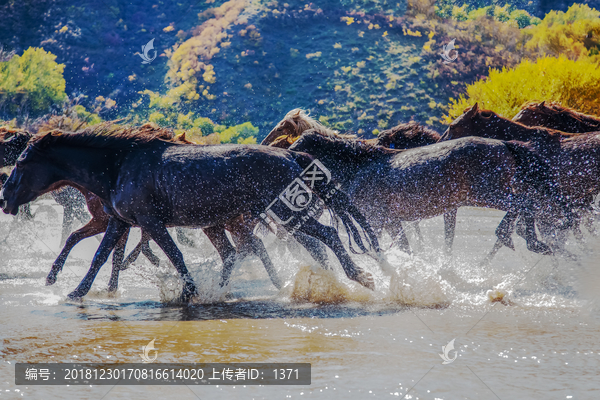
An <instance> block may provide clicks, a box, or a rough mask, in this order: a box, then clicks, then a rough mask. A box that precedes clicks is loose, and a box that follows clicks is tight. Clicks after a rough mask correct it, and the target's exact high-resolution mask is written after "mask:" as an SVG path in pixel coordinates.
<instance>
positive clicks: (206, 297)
mask: <svg viewBox="0 0 600 400" xmlns="http://www.w3.org/2000/svg"><path fill="white" fill-rule="evenodd" d="M32 209H33V212H34V213H35V217H34V219H33V220H32V221H20V222H15V219H14V218H13V217H11V216H7V215H2V216H0V304H1V312H0V313H1V314H0V315H1V317H0V399H2V398H31V399H133V398H136V399H137V398H140V399H141V398H161V399H162V398H176V399H178V400H184V399H304V398H308V399H311V398H314V399H368V398H406V399H497V398H499V399H598V398H600V340H599V339H600V312H599V311H600V307H599V305H600V301H599V298H600V269H599V268H598V258H597V254H598V251H599V250H600V240H598V239H597V238H595V237H594V236H593V235H591V234H589V233H588V232H585V238H586V243H585V245H581V244H579V243H577V242H576V241H575V239H574V238H573V237H572V235H571V237H570V239H569V242H568V243H567V249H568V250H569V251H571V252H572V253H574V254H575V255H576V256H577V259H576V260H573V259H569V258H566V257H550V256H541V255H538V254H534V253H531V252H528V251H527V249H526V247H525V243H524V241H523V240H522V239H520V238H516V237H515V246H516V251H511V250H509V249H506V248H503V249H501V250H500V251H499V253H498V254H497V256H496V258H495V259H494V260H493V261H492V262H491V263H490V264H488V265H480V264H481V261H482V259H483V257H484V256H485V254H486V252H487V251H489V250H490V249H491V248H492V245H493V243H494V236H493V233H494V229H495V228H496V226H497V224H498V222H499V221H500V219H501V217H502V216H503V213H502V212H499V211H494V210H485V209H474V208H464V209H461V210H460V211H459V213H458V225H457V237H456V240H455V250H454V255H453V257H452V258H451V259H449V258H446V257H444V252H443V237H442V231H443V220H442V218H441V217H440V218H434V219H431V220H428V221H423V222H422V223H421V225H420V226H421V231H422V234H423V236H424V239H425V241H424V243H422V244H421V245H419V244H418V242H417V241H416V239H415V235H414V234H413V233H412V231H410V232H409V240H410V241H411V243H412V244H413V245H414V247H415V254H414V255H412V256H408V255H406V254H404V253H403V252H401V251H399V250H397V249H394V248H392V249H390V240H389V239H384V240H383V241H382V245H383V247H384V248H385V249H388V250H387V251H386V256H387V259H388V261H389V263H390V264H391V266H392V268H393V270H394V271H393V273H388V274H384V273H383V272H382V270H381V268H380V266H379V265H378V264H377V263H376V262H375V261H374V260H373V259H371V258H369V257H368V256H365V255H353V258H354V259H355V261H356V262H357V263H358V264H359V265H360V266H362V267H363V268H365V269H367V270H368V271H370V272H371V273H372V274H373V275H374V276H375V282H376V286H377V288H376V291H375V292H371V291H369V290H367V289H364V288H362V287H359V286H358V285H357V284H355V283H353V282H351V281H349V280H348V279H347V278H346V277H345V276H344V275H343V274H342V271H341V267H340V265H339V263H338V262H337V260H335V261H334V262H333V264H334V266H335V270H334V271H333V272H324V271H322V270H320V269H319V268H316V267H314V264H315V263H314V262H313V261H312V259H311V258H310V257H309V256H308V254H307V253H305V251H304V250H299V249H297V248H294V247H293V246H291V245H290V246H287V245H286V243H285V242H282V241H280V240H278V239H276V238H275V237H274V236H273V235H270V236H267V237H266V238H265V244H266V246H267V249H268V251H269V254H270V255H271V257H272V259H273V261H274V263H275V266H276V267H277V269H278V271H279V273H280V274H281V276H282V277H283V278H284V279H285V280H286V286H285V287H284V288H283V289H282V290H281V291H277V290H276V289H275V287H274V286H273V285H272V284H271V282H270V281H269V279H268V276H267V274H266V272H265V270H264V268H263V267H262V264H261V263H260V261H258V259H255V258H247V259H246V260H244V261H243V262H240V263H239V265H237V267H236V269H235V271H234V273H233V275H232V282H231V284H230V285H229V287H228V288H226V289H225V290H222V289H219V288H218V281H219V274H220V269H221V262H220V259H219V257H218V255H217V253H216V251H215V250H214V248H213V247H212V246H211V245H210V243H209V241H208V239H207V238H206V237H205V236H204V235H203V233H202V232H201V231H190V233H189V236H190V237H191V238H193V239H194V240H195V241H196V243H197V247H196V248H190V247H185V246H181V247H180V248H181V249H182V251H183V253H184V257H185V259H186V263H187V265H188V267H189V269H190V271H191V272H192V274H193V276H194V279H195V281H196V283H197V285H198V286H199V291H200V295H199V298H198V299H196V301H195V302H194V303H193V304H191V305H185V306H184V305H181V304H177V303H176V301H175V300H174V299H175V298H176V297H177V294H178V290H179V286H178V285H179V283H178V281H177V279H176V276H175V273H174V269H173V267H172V266H170V264H168V263H167V262H166V257H165V256H164V254H162V253H161V252H160V251H158V249H157V248H156V246H155V245H154V244H153V246H154V247H153V248H154V249H155V250H156V254H158V255H159V256H160V257H161V260H162V263H161V267H160V268H158V269H157V268H154V267H152V265H151V264H150V263H149V262H148V261H147V260H146V259H145V258H143V256H142V257H140V259H139V260H138V261H137V262H136V263H135V265H134V266H132V267H131V268H129V269H128V270H126V271H123V272H122V273H121V277H120V286H119V291H118V293H117V294H116V295H115V296H109V295H108V294H107V292H106V286H107V283H108V277H109V272H110V263H108V264H107V265H105V266H104V268H103V270H102V271H101V272H100V274H99V276H98V278H97V279H96V281H95V284H94V286H93V288H92V291H91V292H90V294H89V295H88V296H86V297H85V298H84V300H83V301H82V302H73V301H68V300H67V297H66V295H67V294H68V293H69V292H70V291H72V290H73V289H74V288H75V287H76V286H77V284H78V283H79V281H80V280H81V278H82V277H83V275H84V273H85V272H86V271H87V268H88V267H89V265H90V261H91V257H92V255H93V253H94V251H95V249H96V248H97V246H98V244H99V242H98V239H97V238H90V239H86V240H85V241H84V242H82V243H80V244H79V245H78V246H77V247H76V248H75V249H74V250H73V252H72V253H71V256H70V258H69V259H68V260H67V263H66V266H65V268H64V270H63V271H62V272H61V273H60V274H59V277H58V282H57V283H56V284H55V285H54V286H50V287H47V286H45V285H44V284H45V277H46V274H47V272H48V271H49V268H50V266H51V264H52V261H53V260H54V258H55V257H56V255H57V253H58V251H59V245H60V243H59V242H60V231H61V220H62V208H61V207H59V206H57V205H55V204H54V203H52V201H51V200H41V201H38V202H36V203H35V204H34V205H33V207H32ZM138 238H139V232H134V233H133V234H132V236H131V240H130V243H129V245H128V248H132V247H133V246H134V245H135V243H137V240H138ZM329 256H330V259H332V260H333V254H332V253H330V254H329ZM499 300H501V301H499ZM152 339H155V345H154V346H155V348H156V349H157V350H158V353H157V362H190V363H191V362H305V363H310V364H311V365H312V384H311V385H310V386H244V385H238V386H91V387H90V386H20V385H19V386H16V385H15V382H14V364H15V363H17V362H58V363H64V362H115V363H133V362H140V361H141V359H140V355H141V354H142V350H141V349H142V347H143V346H145V345H147V344H148V342H149V341H151V340H152ZM453 339H455V341H454V350H453V351H450V352H449V357H450V358H453V357H454V355H455V354H456V355H457V358H456V360H455V361H453V362H451V363H448V364H442V362H443V360H442V358H441V356H440V355H439V354H440V353H442V346H446V345H447V344H448V343H449V342H450V341H451V340H453Z"/></svg>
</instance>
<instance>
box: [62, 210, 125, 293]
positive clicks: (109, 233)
mask: <svg viewBox="0 0 600 400" xmlns="http://www.w3.org/2000/svg"><path fill="white" fill-rule="evenodd" d="M128 228H129V224H128V223H126V222H124V221H121V220H119V219H117V218H113V217H111V218H110V220H109V222H108V227H107V229H106V233H105V234H104V237H103V238H102V242H101V243H100V247H98V250H96V254H95V255H94V259H93V260H92V265H91V266H90V269H89V270H88V272H87V274H86V275H85V277H84V278H83V280H82V281H81V283H79V286H77V289H75V290H74V291H73V292H71V293H70V294H69V296H68V297H69V298H70V299H79V298H81V297H83V296H85V295H86V294H87V293H88V292H89V291H90V288H91V287H92V283H94V279H96V275H98V271H100V268H102V266H103V265H104V263H105V262H106V260H107V259H108V256H109V255H110V252H111V251H112V250H113V249H114V247H115V245H116V244H117V242H118V241H119V239H120V238H121V236H123V234H124V233H125V231H127V229H128Z"/></svg>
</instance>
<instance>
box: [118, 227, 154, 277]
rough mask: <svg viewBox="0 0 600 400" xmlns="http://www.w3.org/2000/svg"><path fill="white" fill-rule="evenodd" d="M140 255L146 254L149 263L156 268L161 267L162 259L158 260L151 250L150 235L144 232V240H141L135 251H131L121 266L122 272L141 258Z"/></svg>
mask: <svg viewBox="0 0 600 400" xmlns="http://www.w3.org/2000/svg"><path fill="white" fill-rule="evenodd" d="M140 253H142V254H144V255H145V256H146V258H147V259H148V261H150V263H151V264H152V265H154V266H155V267H158V266H159V265H160V258H158V257H157V256H156V255H155V254H154V253H153V252H152V249H151V248H150V235H148V234H147V233H146V232H144V231H143V230H142V238H141V239H140V242H139V243H138V244H137V246H135V248H134V249H133V250H131V253H129V255H128V256H127V257H126V258H125V260H124V261H123V263H122V265H121V271H124V270H126V269H127V268H129V266H130V265H131V264H132V263H133V262H134V261H135V260H137V258H138V257H139V256H140Z"/></svg>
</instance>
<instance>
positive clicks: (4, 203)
mask: <svg viewBox="0 0 600 400" xmlns="http://www.w3.org/2000/svg"><path fill="white" fill-rule="evenodd" d="M55 135H56V133H55V132H49V133H47V134H45V135H44V136H43V137H41V138H40V139H36V140H35V142H34V143H32V144H30V145H29V147H27V149H26V150H25V151H24V152H23V153H22V154H21V156H20V157H19V158H18V160H17V161H16V166H15V168H14V169H13V170H12V173H11V174H10V176H9V177H8V179H7V180H6V182H5V183H4V185H3V187H2V192H0V206H1V207H2V209H3V211H4V213H6V214H12V215H17V212H18V211H19V206H21V205H23V204H26V203H29V202H30V201H32V200H35V199H36V198H37V197H39V196H41V195H42V194H44V193H47V192H50V191H52V190H55V189H58V188H59V187H61V186H62V184H61V183H60V182H57V181H56V179H55V174H54V169H53V168H51V167H50V166H51V163H50V162H49V161H48V159H47V157H45V154H44V149H45V148H47V147H48V146H49V145H50V144H51V141H52V139H53V136H55Z"/></svg>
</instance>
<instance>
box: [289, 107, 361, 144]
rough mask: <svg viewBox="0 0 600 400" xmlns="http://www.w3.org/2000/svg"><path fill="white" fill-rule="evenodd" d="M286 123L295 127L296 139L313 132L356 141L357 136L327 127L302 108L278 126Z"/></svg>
mask: <svg viewBox="0 0 600 400" xmlns="http://www.w3.org/2000/svg"><path fill="white" fill-rule="evenodd" d="M284 122H288V123H290V124H291V125H292V126H293V127H294V136H295V137H300V136H302V135H303V133H304V132H306V131H308V130H312V131H314V132H316V133H318V134H321V135H322V136H328V137H338V138H344V139H356V135H353V134H342V133H339V132H338V131H336V130H334V129H331V128H328V127H326V126H325V125H323V124H321V123H320V122H319V121H317V120H316V119H314V118H312V117H311V116H309V112H308V111H306V110H303V109H301V108H294V109H293V110H292V111H290V112H288V113H287V114H286V115H285V117H283V119H282V120H281V121H280V122H279V124H277V125H280V124H283V123H284ZM296 140H297V139H296Z"/></svg>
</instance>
